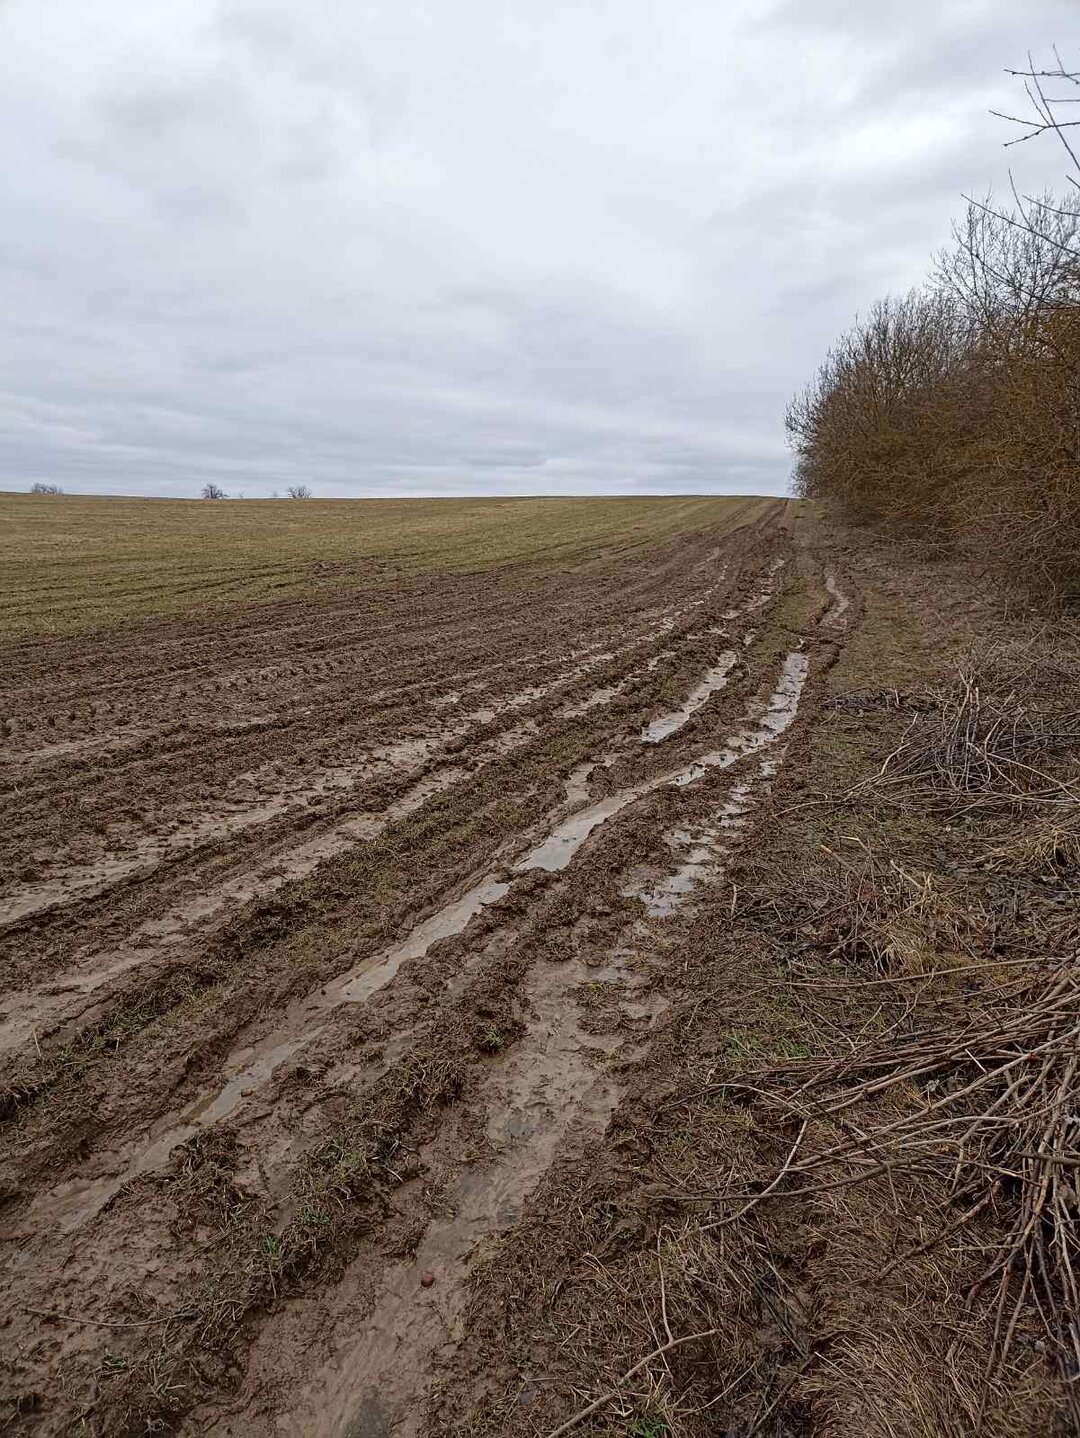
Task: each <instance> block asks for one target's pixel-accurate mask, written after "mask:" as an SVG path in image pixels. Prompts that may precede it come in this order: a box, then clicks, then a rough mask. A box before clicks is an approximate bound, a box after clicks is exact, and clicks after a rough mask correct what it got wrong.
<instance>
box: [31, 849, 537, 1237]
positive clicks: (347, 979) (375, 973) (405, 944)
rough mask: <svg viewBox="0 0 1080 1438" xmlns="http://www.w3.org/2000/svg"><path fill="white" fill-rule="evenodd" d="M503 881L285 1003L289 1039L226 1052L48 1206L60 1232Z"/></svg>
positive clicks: (468, 914) (253, 1084) (482, 886)
mask: <svg viewBox="0 0 1080 1438" xmlns="http://www.w3.org/2000/svg"><path fill="white" fill-rule="evenodd" d="M509 887H510V886H509V884H506V883H500V882H498V881H496V880H494V879H493V878H490V877H489V878H486V879H484V880H482V881H481V882H480V883H479V884H476V885H474V887H473V888H471V889H470V890H469V891H468V892H467V893H465V894H463V895H461V897H460V898H457V899H453V900H451V902H450V903H448V904H444V905H443V907H442V908H441V909H439V910H437V911H436V912H435V913H434V914H432V915H431V916H430V918H427V919H425V920H424V921H423V922H422V923H420V924H417V925H416V927H415V928H414V929H412V930H411V931H410V932H409V933H408V934H407V935H406V937H405V938H404V939H402V940H401V941H400V942H399V943H397V944H393V945H391V947H390V948H388V949H384V950H383V951H382V952H381V953H378V954H375V955H373V956H372V957H370V958H368V959H365V960H363V961H362V962H361V963H360V964H358V965H356V967H355V968H353V969H350V970H349V971H348V972H347V973H345V974H343V975H342V976H341V977H340V978H338V979H336V980H335V981H334V982H333V983H330V984H327V985H325V986H323V987H321V988H320V989H318V990H316V991H315V992H314V993H313V994H309V995H308V996H307V998H306V999H304V1000H301V1001H300V1002H299V1003H297V1004H293V1005H291V1006H290V1009H289V1011H288V1013H289V1018H290V1019H291V1020H292V1022H291V1024H290V1028H291V1030H292V1032H291V1034H290V1037H288V1038H286V1039H282V1038H280V1036H278V1037H277V1038H276V1040H275V1041H271V1040H269V1039H268V1040H266V1041H265V1042H264V1043H262V1044H260V1045H258V1046H257V1047H256V1048H250V1047H248V1048H245V1049H240V1050H238V1051H237V1052H235V1053H234V1054H232V1055H231V1056H230V1058H229V1059H228V1060H227V1064H226V1067H227V1068H229V1069H233V1070H234V1072H233V1073H232V1075H231V1076H230V1077H229V1078H228V1079H227V1080H226V1082H225V1083H224V1084H223V1085H222V1087H221V1088H220V1089H219V1090H217V1091H216V1092H215V1093H213V1094H211V1095H209V1096H207V1095H203V1096H202V1097H200V1098H198V1099H195V1100H193V1101H192V1102H191V1103H189V1104H188V1105H187V1106H186V1107H185V1108H184V1109H182V1110H181V1111H180V1114H179V1118H178V1120H177V1121H174V1122H172V1123H171V1124H170V1125H169V1127H168V1128H167V1129H165V1130H164V1132H162V1133H160V1134H159V1135H158V1137H156V1138H155V1139H154V1140H153V1142H152V1143H150V1144H149V1145H148V1146H147V1147H146V1148H144V1149H143V1150H142V1151H141V1152H140V1154H139V1156H138V1157H137V1158H136V1159H135V1160H134V1161H133V1162H132V1163H130V1164H129V1165H128V1166H127V1167H126V1168H125V1169H124V1170H123V1172H122V1173H120V1174H119V1175H110V1176H108V1177H107V1178H105V1179H102V1180H98V1181H94V1182H91V1183H89V1184H87V1185H83V1186H80V1187H79V1188H78V1189H75V1190H72V1191H70V1192H69V1193H68V1195H67V1201H66V1202H63V1203H61V1204H60V1205H59V1206H57V1205H55V1204H54V1205H52V1206H51V1211H52V1214H53V1216H54V1217H57V1218H58V1219H59V1222H60V1226H61V1227H62V1228H63V1230H64V1231H65V1232H70V1231H71V1230H73V1229H75V1228H78V1227H80V1226H81V1225H82V1224H84V1223H86V1222H88V1220H89V1219H91V1218H93V1217H94V1216H95V1215H96V1214H98V1213H100V1212H101V1210H102V1209H103V1208H104V1207H105V1205H106V1204H107V1203H108V1202H110V1200H111V1199H112V1198H113V1197H114V1196H115V1195H116V1194H117V1193H118V1192H119V1191H120V1189H121V1188H122V1187H123V1186H124V1184H126V1183H129V1182H130V1181H131V1180H132V1179H133V1178H137V1177H139V1175H140V1174H144V1173H149V1172H152V1171H154V1170H155V1169H158V1168H160V1167H161V1166H162V1165H163V1164H164V1163H165V1162H166V1161H167V1159H168V1158H169V1156H170V1155H171V1153H172V1152H173V1150H174V1149H175V1148H177V1147H178V1146H179V1145H180V1144H182V1143H186V1142H187V1140H188V1139H189V1138H193V1137H194V1135H195V1134H197V1133H199V1132H200V1131H201V1130H203V1129H205V1128H209V1127H210V1126H211V1125H213V1124H215V1123H218V1122H220V1121H221V1120H222V1119H225V1118H228V1117H230V1116H231V1115H232V1114H233V1113H234V1112H235V1111H236V1109H237V1108H238V1107H239V1106H240V1103H241V1101H242V1100H243V1099H245V1098H247V1097H248V1095H249V1094H251V1093H252V1092H254V1090H255V1089H257V1088H259V1087H261V1086H262V1085H263V1084H265V1083H266V1082H267V1081H268V1080H269V1079H271V1078H272V1077H273V1076H274V1074H275V1073H276V1072H277V1070H278V1069H279V1068H281V1066H282V1065H283V1064H284V1063H286V1062H287V1061H288V1060H289V1059H291V1058H293V1057H295V1055H296V1054H298V1053H299V1052H300V1050H301V1049H304V1048H306V1047H307V1046H308V1045H309V1044H310V1043H312V1042H313V1041H314V1040H315V1039H317V1038H318V1037H319V1036H320V1034H322V1033H323V1031H324V1029H325V1027H326V1019H327V1016H328V1015H329V1014H330V1013H331V1012H332V1011H333V1010H334V1009H337V1008H340V1007H341V1006H342V1005H344V1004H357V1003H363V1002H364V1001H365V1000H367V999H369V998H370V997H371V995H372V994H373V993H375V992H376V991H377V990H378V989H380V988H382V987H383V986H384V985H386V984H388V983H389V982H390V980H391V979H392V978H393V977H394V975H395V974H396V973H397V972H398V970H399V969H400V968H401V966H402V964H403V963H405V962H406V960H408V959H418V958H422V957H423V956H424V955H425V954H426V953H427V951H428V950H429V949H430V948H431V946H432V944H435V943H437V942H438V941H439V940H440V939H448V938H453V937H454V936H455V935H457V934H460V933H461V932H462V931H463V930H464V929H465V927H466V925H467V924H468V923H469V921H470V919H472V918H473V917H475V915H476V914H478V913H479V912H480V910H481V909H482V908H484V907H485V906H486V905H489V904H494V903H496V902H497V901H498V900H499V899H501V898H502V897H503V895H504V894H506V893H507V891H508V890H509Z"/></svg>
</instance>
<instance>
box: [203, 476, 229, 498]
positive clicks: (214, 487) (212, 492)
mask: <svg viewBox="0 0 1080 1438" xmlns="http://www.w3.org/2000/svg"><path fill="white" fill-rule="evenodd" d="M202 497H203V499H228V497H229V496H228V495H227V494H226V493H225V491H224V490H223V489H222V487H221V485H220V484H215V483H214V481H213V480H211V481H210V483H209V484H204V485H203V491H202Z"/></svg>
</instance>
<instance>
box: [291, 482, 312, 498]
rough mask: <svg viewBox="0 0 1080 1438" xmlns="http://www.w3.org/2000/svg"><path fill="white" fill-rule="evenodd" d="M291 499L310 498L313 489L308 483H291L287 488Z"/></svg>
mask: <svg viewBox="0 0 1080 1438" xmlns="http://www.w3.org/2000/svg"><path fill="white" fill-rule="evenodd" d="M285 493H286V494H287V495H288V496H289V498H290V499H310V498H311V490H310V489H309V488H308V486H307V485H306V484H290V485H289V486H288V488H287V489H286V490H285Z"/></svg>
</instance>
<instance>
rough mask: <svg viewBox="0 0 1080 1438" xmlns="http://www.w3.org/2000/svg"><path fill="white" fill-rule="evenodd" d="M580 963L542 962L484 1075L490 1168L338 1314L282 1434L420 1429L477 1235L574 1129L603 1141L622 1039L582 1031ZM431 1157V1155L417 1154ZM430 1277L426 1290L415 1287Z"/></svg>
mask: <svg viewBox="0 0 1080 1438" xmlns="http://www.w3.org/2000/svg"><path fill="white" fill-rule="evenodd" d="M595 972H596V971H595V970H592V969H589V968H588V967H587V966H586V965H585V964H584V963H582V962H580V961H578V960H571V961H570V962H569V963H567V964H559V965H554V964H550V965H549V964H544V963H540V964H539V965H538V966H537V967H536V968H535V969H534V970H533V971H532V972H531V973H530V975H529V977H528V979H527V980H526V983H525V985H524V997H525V998H526V1001H527V1003H528V1007H529V1012H530V1030H529V1033H528V1034H527V1035H526V1036H525V1037H524V1038H523V1039H522V1040H520V1041H519V1042H518V1043H517V1044H515V1045H514V1047H513V1048H512V1049H511V1050H510V1051H509V1052H508V1053H507V1055H506V1057H505V1058H504V1059H503V1060H501V1061H500V1062H499V1064H498V1065H497V1066H496V1067H495V1068H493V1069H492V1070H491V1072H490V1073H489V1074H488V1075H486V1076H485V1079H484V1081H483V1082H482V1083H481V1086H480V1092H479V1094H478V1096H477V1104H478V1109H479V1111H481V1112H487V1113H488V1114H489V1118H488V1123H487V1137H488V1140H489V1141H490V1143H491V1144H492V1146H493V1148H494V1149H495V1150H496V1155H495V1157H494V1158H492V1159H491V1160H489V1161H487V1162H481V1163H477V1164H473V1165H469V1166H467V1167H466V1168H464V1169H462V1170H461V1171H460V1172H459V1173H458V1175H457V1178H456V1180H455V1181H454V1182H453V1184H451V1186H450V1187H449V1188H448V1189H447V1190H446V1192H445V1194H444V1203H445V1208H446V1209H447V1210H448V1211H447V1212H446V1213H443V1214H440V1215H438V1216H437V1217H435V1218H434V1219H433V1220H432V1221H431V1223H430V1225H429V1226H428V1229H427V1232H426V1233H425V1235H424V1237H423V1239H422V1240H421V1242H420V1245H419V1247H418V1248H417V1250H416V1252H415V1254H414V1255H413V1256H411V1257H409V1258H407V1259H402V1260H400V1261H398V1262H396V1263H392V1264H391V1265H390V1266H389V1268H388V1269H387V1270H385V1271H384V1273H383V1275H382V1277H381V1279H380V1283H379V1298H378V1301H377V1303H376V1305H375V1308H374V1309H373V1310H372V1311H371V1312H370V1313H368V1314H367V1315H366V1316H365V1317H364V1318H362V1319H361V1320H360V1321H358V1322H357V1321H355V1320H353V1319H352V1318H351V1317H350V1318H349V1319H346V1318H345V1316H344V1314H342V1317H341V1321H339V1322H337V1323H335V1324H334V1331H335V1333H336V1334H337V1335H338V1342H337V1345H336V1351H335V1353H334V1355H333V1359H332V1361H331V1362H329V1363H327V1364H326V1365H324V1366H323V1368H322V1369H321V1370H320V1371H319V1372H318V1373H316V1374H315V1375H314V1377H313V1380H312V1382H311V1383H310V1384H309V1385H308V1386H307V1387H306V1389H305V1391H303V1392H302V1393H301V1394H299V1395H298V1397H299V1403H298V1404H297V1406H295V1407H294V1408H293V1409H292V1411H291V1412H290V1413H289V1414H288V1415H287V1416H286V1417H285V1418H284V1419H279V1420H278V1424H279V1427H282V1426H286V1427H288V1429H289V1431H292V1432H303V1433H310V1434H312V1435H314V1438H388V1435H389V1434H391V1433H392V1434H393V1435H394V1438H406V1435H414V1434H416V1433H417V1432H418V1431H419V1427H420V1422H421V1418H422V1405H421V1404H420V1402H419V1401H418V1399H419V1397H420V1392H421V1390H422V1388H423V1386H424V1385H425V1383H426V1381H427V1375H428V1373H429V1372H430V1369H431V1366H432V1360H433V1358H434V1357H435V1355H436V1354H437V1353H438V1352H439V1351H440V1350H441V1349H443V1348H447V1349H452V1348H453V1347H454V1346H455V1345H456V1343H457V1342H458V1341H459V1339H460V1337H461V1333H462V1330H463V1326H464V1315H465V1307H466V1304H467V1301H468V1297H469V1289H468V1286H467V1283H466V1282H465V1279H466V1277H467V1273H468V1262H469V1258H470V1255H472V1254H473V1252H474V1250H475V1249H476V1246H477V1244H479V1243H480V1242H481V1241H482V1240H483V1239H485V1238H488V1237H491V1236H493V1235H496V1234H499V1233H502V1232H505V1231H506V1230H507V1229H508V1228H510V1227H512V1226H513V1224H514V1223H516V1222H517V1220H518V1218H519V1217H520V1216H521V1213H522V1211H523V1210H524V1207H525V1204H526V1202H527V1200H528V1198H529V1196H530V1194H531V1193H532V1192H533V1191H534V1190H535V1188H536V1186H537V1184H538V1183H539V1182H540V1180H541V1179H542V1178H543V1176H544V1175H545V1173H546V1172H547V1171H548V1169H549V1168H550V1166H551V1164H552V1162H553V1161H554V1159H555V1157H556V1154H557V1152H558V1149H559V1145H560V1144H561V1143H562V1141H563V1140H564V1138H565V1137H566V1136H567V1134H568V1133H569V1132H570V1130H571V1127H572V1126H576V1125H579V1124H580V1125H584V1126H585V1128H586V1130H587V1131H588V1132H590V1133H596V1134H599V1133H602V1132H603V1130H604V1128H605V1127H606V1125H607V1122H608V1120H609V1119H610V1117H611V1115H612V1113H613V1112H614V1110H615V1107H616V1105H617V1103H618V1102H619V1099H620V1098H621V1096H622V1088H621V1085H620V1084H619V1082H618V1080H617V1078H616V1076H615V1075H613V1074H611V1073H610V1072H605V1069H604V1060H605V1059H608V1058H610V1057H611V1056H612V1055H613V1054H614V1052H615V1051H616V1049H618V1048H620V1047H621V1045H622V1043H623V1039H622V1037H621V1036H620V1035H591V1034H586V1033H585V1032H583V1031H582V1029H581V1027H580V1014H579V1011H578V1006H577V1003H576V1002H575V999H574V990H575V989H576V988H578V987H579V986H580V985H581V984H583V983H586V982H589V981H590V980H593V979H595ZM423 1156H424V1157H425V1158H427V1159H428V1160H429V1161H433V1160H436V1159H437V1155H436V1154H435V1153H433V1152H428V1153H427V1154H425V1155H423ZM368 1263H369V1260H368V1259H367V1258H366V1257H365V1258H364V1259H362V1260H361V1261H360V1264H359V1266H358V1268H357V1269H356V1271H355V1272H354V1273H350V1274H347V1275H346V1276H345V1278H344V1280H343V1282H342V1285H341V1288H340V1297H339V1300H338V1301H339V1303H340V1304H342V1305H343V1306H347V1305H349V1302H350V1299H351V1298H352V1296H353V1294H354V1292H356V1291H357V1290H358V1289H359V1288H360V1287H361V1285H362V1284H363V1282H364V1276H365V1275H364V1273H363V1272H361V1269H363V1270H366V1269H367V1266H368ZM424 1273H429V1274H431V1275H432V1277H433V1279H434V1282H433V1283H432V1285H431V1286H430V1287H429V1288H424V1287H423V1286H422V1285H421V1282H420V1279H421V1275H423V1274H424Z"/></svg>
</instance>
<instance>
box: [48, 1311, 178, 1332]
mask: <svg viewBox="0 0 1080 1438" xmlns="http://www.w3.org/2000/svg"><path fill="white" fill-rule="evenodd" d="M23 1312H24V1313H33V1314H35V1315H36V1316H37V1317H38V1318H62V1319H63V1320H64V1322H65V1323H89V1324H92V1325H93V1326H94V1327H95V1328H153V1327H155V1326H156V1325H157V1324H158V1323H173V1322H175V1321H177V1320H178V1319H181V1318H192V1317H194V1314H192V1313H190V1312H188V1311H187V1310H185V1309H181V1310H180V1311H179V1312H177V1313H169V1314H167V1315H166V1316H165V1317H164V1318H142V1319H140V1320H139V1321H138V1322H120V1321H119V1320H118V1319H115V1318H91V1317H90V1316H89V1314H86V1313H61V1312H60V1310H59V1309H58V1308H26V1307H24V1308H23Z"/></svg>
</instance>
